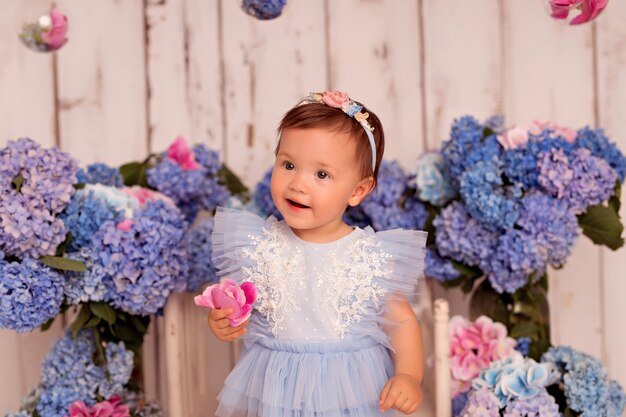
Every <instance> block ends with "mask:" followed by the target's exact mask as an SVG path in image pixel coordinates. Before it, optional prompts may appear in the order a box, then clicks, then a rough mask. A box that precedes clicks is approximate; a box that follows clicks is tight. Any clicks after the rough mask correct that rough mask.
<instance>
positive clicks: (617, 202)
mask: <svg viewBox="0 0 626 417" xmlns="http://www.w3.org/2000/svg"><path fill="white" fill-rule="evenodd" d="M621 196H622V184H621V183H620V182H619V180H617V181H615V188H613V195H612V196H611V198H609V207H610V208H611V209H613V211H615V213H619V209H620V208H621V207H622V202H621Z"/></svg>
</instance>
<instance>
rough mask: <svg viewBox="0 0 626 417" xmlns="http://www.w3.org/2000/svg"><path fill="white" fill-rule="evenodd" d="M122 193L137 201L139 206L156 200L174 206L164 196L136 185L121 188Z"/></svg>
mask: <svg viewBox="0 0 626 417" xmlns="http://www.w3.org/2000/svg"><path fill="white" fill-rule="evenodd" d="M122 192H123V193H124V194H126V195H128V196H130V197H133V198H135V199H136V200H137V201H139V204H140V205H144V204H145V203H146V202H147V201H157V200H161V201H165V202H166V203H168V204H171V205H174V202H173V201H172V200H171V199H170V198H169V197H167V196H166V195H164V194H161V193H158V192H156V191H152V190H149V189H147V188H143V187H140V186H138V185H133V186H132V187H124V188H122Z"/></svg>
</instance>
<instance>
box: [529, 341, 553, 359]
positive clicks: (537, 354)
mask: <svg viewBox="0 0 626 417" xmlns="http://www.w3.org/2000/svg"><path fill="white" fill-rule="evenodd" d="M549 348H550V342H549V341H548V340H545V339H539V340H533V341H532V342H531V343H530V346H529V347H528V356H530V357H531V358H533V359H534V360H536V361H539V360H540V359H541V355H543V354H544V353H545V352H546V351H547V350H548V349H549Z"/></svg>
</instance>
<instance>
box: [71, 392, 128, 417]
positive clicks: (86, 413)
mask: <svg viewBox="0 0 626 417" xmlns="http://www.w3.org/2000/svg"><path fill="white" fill-rule="evenodd" d="M121 402H122V399H121V398H120V397H118V396H114V397H111V398H110V399H109V400H108V401H102V402H99V403H97V404H95V405H94V406H93V407H91V408H89V407H87V406H86V405H85V403H83V402H82V401H75V402H74V403H73V404H72V405H70V415H69V417H130V408H129V407H128V405H126V404H120V403H121ZM65 417H68V416H65Z"/></svg>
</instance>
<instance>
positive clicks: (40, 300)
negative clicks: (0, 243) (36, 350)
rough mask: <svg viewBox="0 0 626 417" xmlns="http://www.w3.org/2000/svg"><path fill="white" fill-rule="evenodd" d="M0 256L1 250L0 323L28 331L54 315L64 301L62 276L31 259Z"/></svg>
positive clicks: (19, 330) (17, 329) (0, 325)
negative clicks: (18, 259) (6, 259)
mask: <svg viewBox="0 0 626 417" xmlns="http://www.w3.org/2000/svg"><path fill="white" fill-rule="evenodd" d="M2 258H3V255H2V254H1V253H0V327H3V328H8V329H12V330H16V331H18V332H29V331H32V330H33V329H35V328H37V327H39V326H41V325H42V324H44V323H45V322H47V321H48V320H50V319H51V318H53V317H55V316H56V315H57V314H58V313H59V310H60V307H61V302H62V301H63V277H62V276H61V275H60V274H59V273H57V272H55V271H54V270H52V269H50V268H49V267H47V266H45V265H43V264H42V263H40V262H38V261H36V260H33V259H29V258H26V259H24V260H23V261H22V262H6V261H4V260H3V259H2Z"/></svg>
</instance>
